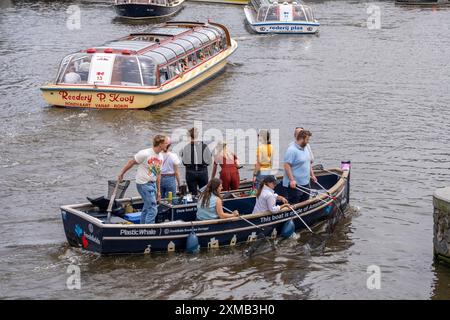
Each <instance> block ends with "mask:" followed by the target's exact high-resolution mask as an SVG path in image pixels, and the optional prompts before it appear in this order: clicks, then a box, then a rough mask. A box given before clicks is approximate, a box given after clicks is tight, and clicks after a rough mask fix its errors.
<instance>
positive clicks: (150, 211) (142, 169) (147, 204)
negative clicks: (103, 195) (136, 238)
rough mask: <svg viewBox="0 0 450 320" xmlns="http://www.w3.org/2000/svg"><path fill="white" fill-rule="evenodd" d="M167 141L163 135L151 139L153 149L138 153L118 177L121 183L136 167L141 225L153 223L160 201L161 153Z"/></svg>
mask: <svg viewBox="0 0 450 320" xmlns="http://www.w3.org/2000/svg"><path fill="white" fill-rule="evenodd" d="M168 144H169V140H168V138H167V137H165V136H163V135H157V136H155V137H154V138H153V148H148V149H144V150H141V151H139V152H138V153H136V154H135V155H134V158H133V159H130V160H128V162H127V164H126V165H125V166H124V167H123V169H122V171H121V172H120V174H119V176H118V178H117V179H118V180H119V181H122V180H123V176H124V175H125V173H126V172H127V171H128V170H130V169H131V168H132V167H133V166H135V165H138V168H137V171H136V187H137V190H138V192H139V194H140V195H141V197H142V200H143V201H144V207H143V208H142V215H141V224H151V223H155V218H156V214H157V213H158V210H157V201H160V200H161V166H162V163H163V160H164V159H163V155H162V151H164V150H166V149H167V145H168Z"/></svg>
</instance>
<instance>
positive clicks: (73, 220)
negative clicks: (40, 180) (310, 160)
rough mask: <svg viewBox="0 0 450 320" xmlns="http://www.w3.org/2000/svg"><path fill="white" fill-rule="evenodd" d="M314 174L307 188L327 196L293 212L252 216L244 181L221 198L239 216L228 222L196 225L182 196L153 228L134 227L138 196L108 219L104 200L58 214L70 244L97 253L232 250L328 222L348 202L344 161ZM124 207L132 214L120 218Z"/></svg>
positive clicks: (163, 208)
mask: <svg viewBox="0 0 450 320" xmlns="http://www.w3.org/2000/svg"><path fill="white" fill-rule="evenodd" d="M315 175H316V177H317V179H318V184H317V185H316V184H313V185H312V186H311V187H312V189H317V190H320V187H319V186H322V187H323V188H325V189H326V192H324V191H325V190H323V191H322V192H317V194H316V195H314V196H313V197H311V198H310V199H309V200H307V201H304V202H301V203H297V204H293V205H292V208H293V210H294V211H295V213H294V211H293V210H289V209H285V210H281V211H279V212H276V213H272V212H270V211H265V212H258V213H254V214H252V211H253V208H254V205H255V201H256V199H255V196H254V195H253V193H252V192H251V191H252V189H251V186H252V181H251V180H247V181H244V182H242V184H241V186H240V189H239V190H235V191H231V192H228V193H227V194H226V195H224V201H223V206H224V208H227V209H228V210H238V211H239V212H240V216H238V217H233V218H228V219H216V220H206V221H196V211H197V204H196V202H195V201H191V202H188V203H185V202H184V201H183V200H182V199H181V198H178V199H173V200H172V202H168V201H162V202H161V203H160V204H159V206H158V215H157V217H156V223H155V224H145V225H142V224H139V217H140V212H139V211H140V210H141V209H142V206H143V202H142V199H141V198H139V197H136V198H123V199H119V200H117V202H116V208H115V209H114V210H113V215H112V216H111V217H110V218H109V219H108V214H107V212H106V209H105V205H106V204H107V203H108V202H109V200H107V199H104V201H103V202H104V203H103V205H99V204H98V205H97V206H95V205H94V204H93V203H84V204H76V205H67V206H62V207H61V214H62V220H63V224H64V230H65V233H66V237H67V241H68V242H69V244H70V245H71V246H74V247H82V248H83V249H85V250H88V251H91V252H97V253H100V254H143V253H150V252H170V251H185V250H186V251H188V252H192V251H196V249H199V248H208V249H211V248H219V247H223V246H235V245H237V244H239V243H251V242H254V241H256V240H257V239H258V237H259V236H260V235H261V234H263V236H264V237H266V236H267V237H270V238H273V239H275V238H277V237H278V236H280V235H281V236H282V237H289V236H290V235H292V233H293V232H294V231H296V230H301V229H305V228H306V226H305V223H306V224H307V225H308V226H310V227H314V226H317V225H318V224H320V223H322V222H324V221H327V220H330V219H334V220H337V219H338V217H339V216H340V213H342V212H343V211H344V210H345V209H346V208H347V206H348V204H349V199H350V162H343V163H342V164H341V168H340V169H337V168H336V169H329V170H324V169H323V170H316V171H315ZM279 181H281V179H280V177H279ZM281 188H282V186H281V183H279V184H278V185H277V187H276V189H275V191H276V192H277V193H279V194H282V192H281V191H282V189H281ZM277 189H278V190H277ZM124 208H128V209H129V208H133V210H132V211H136V212H133V213H129V214H125V213H124V211H125V210H124ZM299 216H300V217H301V218H302V220H303V221H304V222H305V223H304V222H303V221H302V220H300V219H299Z"/></svg>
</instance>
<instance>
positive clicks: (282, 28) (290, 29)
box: [259, 25, 313, 32]
mask: <svg viewBox="0 0 450 320" xmlns="http://www.w3.org/2000/svg"><path fill="white" fill-rule="evenodd" d="M259 30H260V31H262V32H271V31H276V32H280V31H287V32H297V31H302V30H303V26H295V25H294V26H292V25H291V26H283V25H278V26H270V27H259ZM306 30H308V31H313V27H307V28H306Z"/></svg>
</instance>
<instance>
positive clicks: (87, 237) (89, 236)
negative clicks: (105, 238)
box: [84, 232, 100, 245]
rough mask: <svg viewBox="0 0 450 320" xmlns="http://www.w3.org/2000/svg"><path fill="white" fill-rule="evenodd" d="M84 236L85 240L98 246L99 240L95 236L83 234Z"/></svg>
mask: <svg viewBox="0 0 450 320" xmlns="http://www.w3.org/2000/svg"><path fill="white" fill-rule="evenodd" d="M84 236H85V238H86V239H88V240H90V241H92V242H94V243H96V244H98V245H100V239H99V238H97V237H96V236H94V235H93V234H88V233H86V232H84Z"/></svg>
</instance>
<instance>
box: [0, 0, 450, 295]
mask: <svg viewBox="0 0 450 320" xmlns="http://www.w3.org/2000/svg"><path fill="white" fill-rule="evenodd" d="M73 4H77V5H78V6H79V9H80V10H81V21H80V28H75V29H74V24H73V23H72V24H71V23H69V27H70V28H69V27H68V19H69V18H70V16H71V14H73V12H74V11H73V10H72V11H70V10H69V12H68V11H67V10H68V8H69V6H70V5H73ZM311 4H312V6H313V8H314V9H315V12H316V16H317V19H318V20H319V21H320V22H321V31H320V35H318V36H289V35H274V36H264V35H256V34H252V33H250V32H249V30H248V28H246V27H245V18H244V13H243V9H242V7H240V6H233V5H231V6H230V5H221V4H202V3H194V2H187V3H186V4H185V8H184V9H183V10H182V11H181V12H180V13H179V14H178V15H177V16H176V17H175V19H176V20H199V21H205V20H207V19H212V20H213V21H217V22H220V23H222V24H224V25H226V26H227V27H229V29H230V32H231V35H232V37H233V38H235V39H236V40H237V42H238V44H239V48H238V50H237V51H236V53H235V54H234V55H233V56H232V57H231V59H230V63H229V65H228V67H227V69H226V71H225V72H224V73H223V74H221V75H220V76H218V77H216V78H215V79H213V80H212V81H210V82H209V83H208V84H207V85H204V86H202V87H201V88H199V89H198V90H195V91H193V92H192V93H190V94H188V95H186V96H185V97H183V98H181V99H178V100H176V101H174V102H172V103H170V104H168V105H166V106H163V107H160V108H154V109H149V110H140V111H115V110H114V111H105V110H103V111H102V110H71V109H63V108H54V107H49V106H47V105H46V103H45V102H44V101H43V99H42V98H41V96H40V91H39V87H40V86H41V85H42V84H44V83H45V82H47V81H51V80H53V78H54V77H55V75H56V71H57V66H58V63H59V61H60V60H61V58H62V57H63V56H64V55H66V54H68V53H71V52H74V51H77V50H80V49H85V48H88V47H90V46H93V45H99V44H102V43H103V42H105V41H107V40H112V39H115V38H118V37H121V36H124V35H126V34H128V33H131V32H138V31H143V30H146V29H147V28H148V27H149V22H144V23H142V22H135V23H130V22H127V21H124V20H120V19H117V18H115V13H114V11H113V8H112V7H111V6H110V4H109V3H108V2H106V1H105V2H101V1H80V2H77V1H20V0H6V1H4V0H3V1H1V2H0V75H1V77H0V102H1V107H0V121H1V126H0V150H1V152H0V194H1V201H0V203H1V215H0V230H1V235H2V237H1V239H0V298H1V299H16V298H33V299H36V298H55V299H71V298H77V299H78V298H80V299H91V298H92V299H94V298H95V299H110V298H118V299H135V298H137V299H204V298H212V299H449V298H450V287H449V284H450V270H449V269H448V268H445V267H443V266H440V265H437V264H435V263H434V262H433V254H432V253H433V246H432V235H433V221H432V220H433V219H432V193H433V191H434V190H435V189H436V188H438V187H443V186H448V185H449V184H450V172H449V168H450V161H449V145H450V136H449V127H448V123H449V121H450V109H449V108H448V104H449V101H450V90H449V89H450V88H449V84H450V67H449V63H450V58H449V57H450V38H449V37H448V34H449V31H450V24H449V23H448V21H450V9H448V8H440V9H439V8H433V7H427V8H420V7H402V6H396V5H394V4H393V2H392V1H385V2H363V1H361V2H360V1H314V2H311ZM374 8H375V9H374ZM72 9H73V8H72ZM368 10H369V13H368ZM75 11H76V10H75ZM374 12H375V13H374ZM377 12H380V13H381V23H380V25H379V27H380V28H379V29H376V28H375V29H373V28H374V27H377V25H376V23H375V24H373V23H369V27H368V22H367V21H368V19H369V16H371V15H373V14H376V13H377ZM375 18H376V17H375ZM370 19H371V18H370ZM370 19H369V20H370ZM70 21H72V20H70V19H69V22H70ZM72 22H73V21H72ZM75 25H76V24H75ZM196 120H197V121H202V126H203V129H204V130H206V129H210V128H217V129H220V130H222V131H224V130H226V129H242V130H247V129H252V128H254V129H260V128H272V129H279V135H280V150H281V151H282V150H284V149H285V148H286V146H287V145H288V143H289V142H290V140H291V139H292V130H293V128H294V127H296V126H303V127H305V128H308V129H310V130H311V131H312V132H313V136H312V140H311V145H312V147H313V149H314V153H315V157H316V163H322V164H323V165H324V166H326V167H336V166H339V163H340V161H341V160H351V161H352V165H353V169H352V186H351V205H352V208H351V209H350V211H349V213H348V217H347V218H346V219H345V220H344V221H342V222H341V223H340V224H339V225H338V226H337V228H336V230H335V232H334V233H333V234H332V235H331V237H330V239H328V241H327V242H326V244H325V247H324V248H323V250H321V251H319V252H317V251H311V250H309V249H308V245H307V243H308V235H307V234H301V235H298V236H297V237H296V238H293V239H289V240H286V241H280V242H278V243H277V244H276V249H275V250H271V249H270V248H263V249H262V251H261V252H260V253H258V254H256V255H255V256H253V257H252V258H250V259H249V258H247V257H245V256H244V255H243V254H242V250H243V249H244V248H245V247H239V248H234V249H226V248H224V249H220V250H213V251H208V252H206V251H205V252H202V253H200V254H198V255H187V254H184V253H175V254H151V255H147V256H133V257H130V256H119V257H99V256H97V255H94V254H90V253H86V252H83V251H81V250H79V249H74V248H70V247H69V246H68V245H67V243H66V240H65V236H64V232H63V228H62V223H61V219H60V213H59V206H61V205H63V204H71V203H79V202H84V201H85V197H86V196H100V195H104V194H105V193H106V191H107V180H108V179H114V178H115V177H116V176H117V174H118V172H119V170H120V169H121V167H122V166H123V165H124V163H125V162H126V160H127V159H128V158H129V157H131V156H132V155H133V154H134V153H135V152H136V151H137V150H139V149H141V148H144V147H147V146H148V145H149V141H150V140H149V139H150V137H151V136H153V135H154V134H157V133H164V134H171V133H172V132H173V131H174V130H175V129H178V128H189V127H191V126H192V125H193V124H194V121H196ZM250 175H251V166H249V165H246V166H245V167H244V169H242V170H241V176H242V177H249V176H250ZM132 176H133V175H132V174H130V175H129V178H132ZM136 194H137V192H136V190H135V187H134V184H133V185H132V186H131V187H130V188H129V191H127V195H136ZM70 265H77V266H79V267H80V270H81V289H80V290H69V289H68V288H67V286H66V282H67V279H68V277H69V274H68V273H67V271H68V267H69V266H70ZM374 266H375V267H374ZM376 267H379V268H380V271H381V282H380V284H381V287H380V288H379V289H369V288H368V286H367V280H368V278H369V277H370V275H371V274H370V273H368V269H369V271H370V270H374V269H372V268H376Z"/></svg>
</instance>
